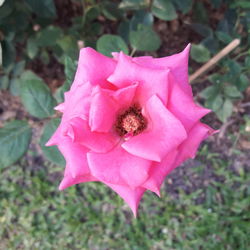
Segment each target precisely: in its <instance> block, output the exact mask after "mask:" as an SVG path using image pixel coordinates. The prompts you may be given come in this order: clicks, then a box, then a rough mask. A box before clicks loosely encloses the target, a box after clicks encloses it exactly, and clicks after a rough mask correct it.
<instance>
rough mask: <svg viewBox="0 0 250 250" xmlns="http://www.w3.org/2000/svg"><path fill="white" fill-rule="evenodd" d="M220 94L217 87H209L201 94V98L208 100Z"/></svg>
mask: <svg viewBox="0 0 250 250" xmlns="http://www.w3.org/2000/svg"><path fill="white" fill-rule="evenodd" d="M217 93H218V89H217V88H216V86H209V87H207V88H205V89H204V90H202V91H201V92H200V93H199V96H200V97H202V98H204V99H208V98H210V97H213V96H215V95H216V94H217Z"/></svg>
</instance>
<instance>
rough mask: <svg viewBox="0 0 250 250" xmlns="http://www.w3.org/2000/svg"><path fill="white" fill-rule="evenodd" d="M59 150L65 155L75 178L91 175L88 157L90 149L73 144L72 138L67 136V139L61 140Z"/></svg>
mask: <svg viewBox="0 0 250 250" xmlns="http://www.w3.org/2000/svg"><path fill="white" fill-rule="evenodd" d="M58 148H59V150H60V151H61V153H62V154H63V156H64V158H65V160H66V165H67V166H68V168H69V171H70V173H71V175H72V177H73V178H76V177H77V176H83V175H86V174H89V173H90V172H89V166H88V162H87V157H86V154H87V152H88V149H87V148H86V147H84V146H82V145H80V144H77V143H73V142H72V141H71V139H70V138H68V137H66V136H65V139H63V140H61V142H60V144H59V145H58Z"/></svg>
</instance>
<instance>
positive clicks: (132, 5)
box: [119, 0, 148, 10]
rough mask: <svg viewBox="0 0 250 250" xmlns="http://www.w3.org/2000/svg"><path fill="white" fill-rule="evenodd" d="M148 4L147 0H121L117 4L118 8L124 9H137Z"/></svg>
mask: <svg viewBox="0 0 250 250" xmlns="http://www.w3.org/2000/svg"><path fill="white" fill-rule="evenodd" d="M147 6H148V1H147V0H123V1H122V2H121V3H120V4H119V8H121V9H124V10H139V9H144V8H146V7H147Z"/></svg>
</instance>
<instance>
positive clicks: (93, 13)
mask: <svg viewBox="0 0 250 250" xmlns="http://www.w3.org/2000/svg"><path fill="white" fill-rule="evenodd" d="M99 15H100V8H99V7H98V6H93V7H89V8H87V10H86V12H85V15H84V23H85V24H88V23H91V22H92V21H93V20H95V19H97V17H98V16H99Z"/></svg>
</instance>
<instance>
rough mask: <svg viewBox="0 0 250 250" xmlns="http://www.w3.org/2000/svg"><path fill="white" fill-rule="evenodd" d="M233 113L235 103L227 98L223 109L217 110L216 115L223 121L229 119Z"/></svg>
mask: <svg viewBox="0 0 250 250" xmlns="http://www.w3.org/2000/svg"><path fill="white" fill-rule="evenodd" d="M232 113H233V103H232V101H231V100H230V99H226V100H225V102H224V103H223V106H222V108H221V109H219V110H218V111H216V115H217V116H218V118H219V119H220V120H221V121H222V122H226V121H227V119H228V118H229V117H230V116H231V115H232Z"/></svg>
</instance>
